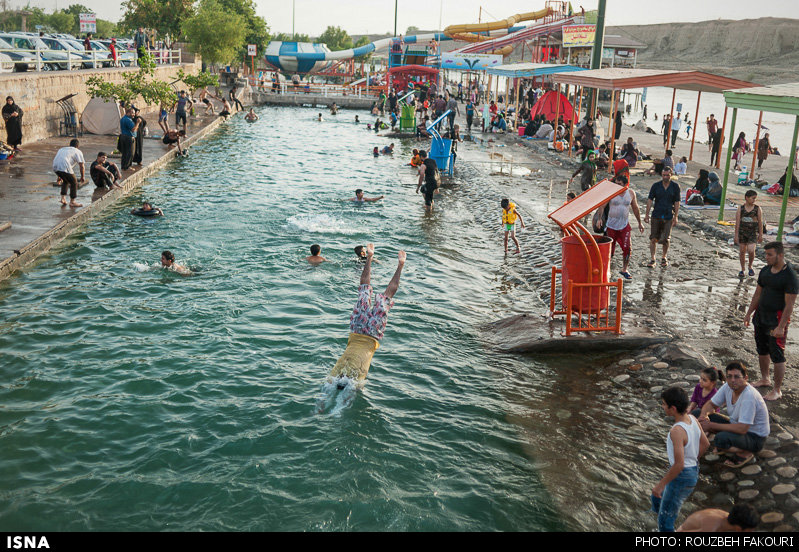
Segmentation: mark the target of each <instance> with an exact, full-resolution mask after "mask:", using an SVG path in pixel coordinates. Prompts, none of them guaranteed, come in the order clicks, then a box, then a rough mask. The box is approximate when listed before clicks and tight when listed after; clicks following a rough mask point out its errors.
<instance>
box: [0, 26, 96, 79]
mask: <svg viewBox="0 0 799 552" xmlns="http://www.w3.org/2000/svg"><path fill="white" fill-rule="evenodd" d="M0 39H3V40H5V41H6V42H8V43H9V44H11V45H12V46H14V48H16V49H19V50H28V52H26V53H31V54H35V53H36V52H37V51H38V53H39V56H40V58H41V60H42V62H43V63H42V69H43V70H45V71H53V70H56V69H62V70H63V69H67V68H68V65H71V66H72V68H73V69H79V68H80V66H81V64H82V63H83V60H82V59H79V58H77V57H75V56H72V57H71V58H70V57H68V56H67V53H66V52H63V51H61V52H59V51H57V50H51V49H50V47H49V46H47V44H45V43H44V42H42V39H40V38H39V37H38V36H30V35H28V34H23V33H0Z"/></svg>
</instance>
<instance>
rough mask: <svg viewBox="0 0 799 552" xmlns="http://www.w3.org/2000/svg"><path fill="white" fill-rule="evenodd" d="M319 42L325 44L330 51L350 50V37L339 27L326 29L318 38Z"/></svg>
mask: <svg viewBox="0 0 799 552" xmlns="http://www.w3.org/2000/svg"><path fill="white" fill-rule="evenodd" d="M319 42H321V43H323V44H327V47H328V48H330V50H331V51H333V52H336V51H338V50H347V49H349V48H352V37H350V35H348V34H347V31H345V30H344V29H342V28H341V27H332V26H331V27H328V28H327V29H325V32H323V33H322V34H321V35H320V36H319Z"/></svg>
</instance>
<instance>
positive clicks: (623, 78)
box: [555, 67, 760, 94]
mask: <svg viewBox="0 0 799 552" xmlns="http://www.w3.org/2000/svg"><path fill="white" fill-rule="evenodd" d="M555 80H556V81H557V82H560V83H562V84H574V85H577V86H586V87H589V88H599V89H602V90H627V89H630V88H649V87H655V86H662V87H665V88H676V89H678V90H694V91H699V92H715V93H718V94H721V93H722V92H724V91H725V90H730V89H745V88H752V87H759V86H760V85H758V84H755V83H752V82H747V81H742V80H738V79H730V78H727V77H722V76H720V75H713V74H710V73H703V72H702V71H661V70H657V69H625V68H615V67H609V68H606V69H590V70H588V71H578V72H564V73H561V74H558V76H557V77H556V79H555Z"/></svg>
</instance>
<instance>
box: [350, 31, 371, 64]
mask: <svg viewBox="0 0 799 552" xmlns="http://www.w3.org/2000/svg"><path fill="white" fill-rule="evenodd" d="M370 42H371V41H370V40H369V37H368V36H366V35H363V36H362V37H361V38H359V39H358V41H357V42H356V43H355V45H354V46H353V48H358V47H360V46H366V45H367V44H369V43H370ZM371 57H372V54H371V53H369V54H366V55H365V56H359V57H358V59H359V60H364V61H368V60H369V59H371Z"/></svg>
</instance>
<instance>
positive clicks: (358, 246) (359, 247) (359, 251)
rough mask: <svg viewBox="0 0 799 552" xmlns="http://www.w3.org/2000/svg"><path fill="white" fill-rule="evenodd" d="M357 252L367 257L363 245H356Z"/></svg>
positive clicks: (360, 255)
mask: <svg viewBox="0 0 799 552" xmlns="http://www.w3.org/2000/svg"><path fill="white" fill-rule="evenodd" d="M355 254H356V255H358V256H359V257H366V248H365V247H364V246H362V245H356V246H355Z"/></svg>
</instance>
